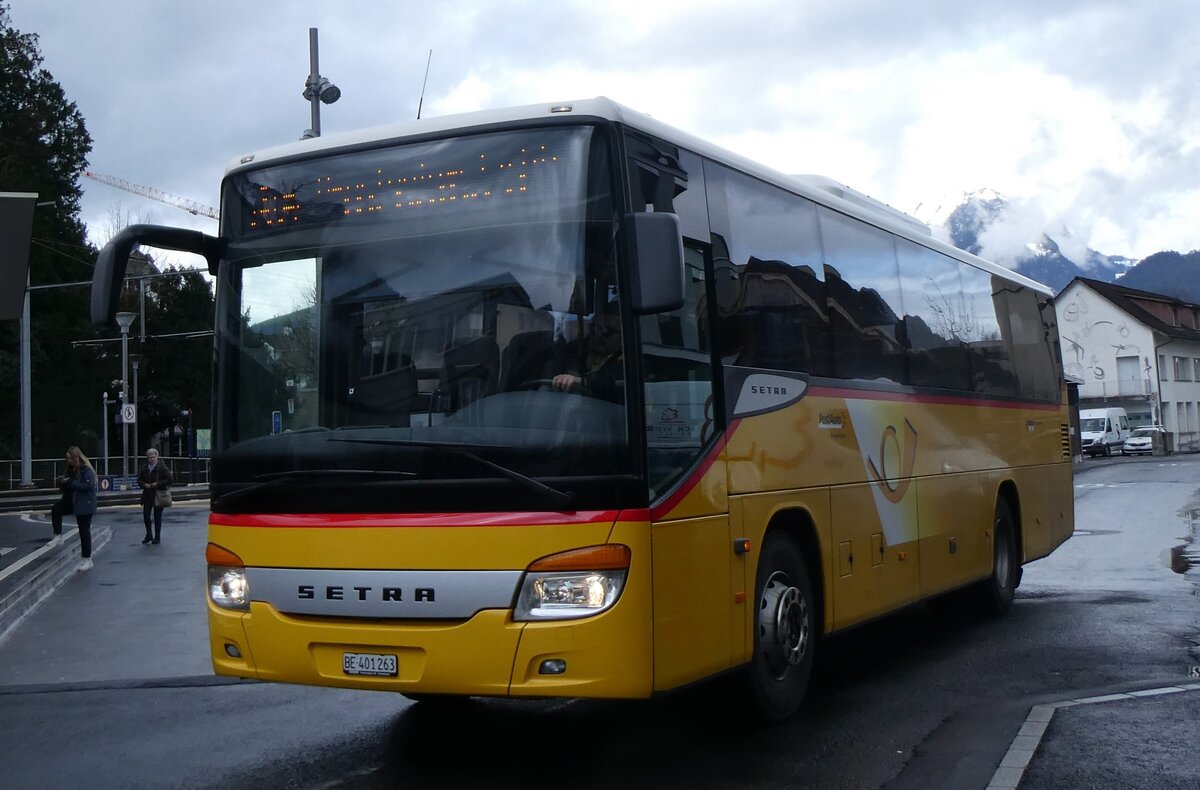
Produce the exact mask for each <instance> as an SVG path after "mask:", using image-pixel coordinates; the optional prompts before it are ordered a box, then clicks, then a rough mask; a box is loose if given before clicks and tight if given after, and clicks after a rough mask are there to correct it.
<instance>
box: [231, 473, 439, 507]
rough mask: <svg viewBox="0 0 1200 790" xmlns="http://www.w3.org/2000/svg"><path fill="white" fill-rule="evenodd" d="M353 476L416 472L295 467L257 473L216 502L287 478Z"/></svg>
mask: <svg viewBox="0 0 1200 790" xmlns="http://www.w3.org/2000/svg"><path fill="white" fill-rule="evenodd" d="M343 476H344V477H353V478H355V479H356V480H361V479H362V478H364V477H370V478H374V479H376V480H379V479H383V480H394V479H397V478H401V477H415V476H416V473H415V472H389V471H382V472H381V471H379V470H378V469H293V470H290V471H287V472H267V473H266V474H261V475H255V476H254V479H255V480H257V481H259V482H256V483H251V484H250V485H248V486H243V487H241V488H239V489H237V490H235V491H230V492H229V493H228V494H224V495H222V496H221V497H219V498H218V499H217V501H216V502H215V503H214V504H215V505H217V506H220V507H227V506H229V505H230V504H232V503H234V502H237V501H239V500H241V499H244V498H245V497H247V496H249V495H250V494H253V493H254V492H256V491H261V490H263V489H264V488H269V487H271V486H274V485H278V484H279V483H282V482H284V481H286V480H297V479H303V478H308V477H343Z"/></svg>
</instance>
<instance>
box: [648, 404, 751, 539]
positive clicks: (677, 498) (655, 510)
mask: <svg viewBox="0 0 1200 790" xmlns="http://www.w3.org/2000/svg"><path fill="white" fill-rule="evenodd" d="M741 422H742V421H741V420H740V419H739V420H734V421H733V422H731V423H730V424H729V428H728V429H726V431H725V434H724V435H723V436H722V437H721V438H720V439H719V440H717V443H716V444H714V445H713V447H712V449H711V450H709V451H708V455H706V456H705V457H704V460H703V461H701V462H700V466H698V467H696V471H694V472H692V475H691V477H689V478H688V479H687V480H685V481H683V482H682V483H680V485H679V487H678V488H676V489H675V492H674V493H673V494H671V495H670V496H669V497H667V498H666V499H664V500H663V501H662V502H660V503H658V504H657V505H655V506H654V507H652V508H650V519H651V520H652V521H658V520H660V519H662V518H664V517H666V516H667V515H668V514H669V513H670V512H671V511H672V510H674V509H675V507H676V506H677V505H678V504H679V503H680V502H682V501H683V499H684V497H686V496H687V495H688V494H690V493H691V492H692V489H694V488H695V487H696V486H697V485H698V484H699V483H700V481H701V480H702V479H704V475H705V474H706V473H707V472H708V470H709V469H710V468H711V467H712V465H713V464H714V463H716V460H717V456H719V455H720V454H721V453H722V451H724V449H725V445H726V444H728V443H729V439H730V438H731V437H732V436H733V432H734V431H736V430H737V427H738V425H740V424H741Z"/></svg>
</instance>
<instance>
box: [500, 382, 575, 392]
mask: <svg viewBox="0 0 1200 790" xmlns="http://www.w3.org/2000/svg"><path fill="white" fill-rule="evenodd" d="M517 390H533V391H536V392H545V391H547V390H549V391H552V392H585V391H586V390H587V388H586V387H585V386H584V384H583V382H582V381H581V382H579V383H578V384H572V385H571V386H569V387H567V388H566V389H565V390H560V389H559V388H558V387H555V386H554V379H529V380H528V381H522V382H521V383H520V384H519V385H517Z"/></svg>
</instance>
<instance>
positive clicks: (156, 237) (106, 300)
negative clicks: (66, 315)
mask: <svg viewBox="0 0 1200 790" xmlns="http://www.w3.org/2000/svg"><path fill="white" fill-rule="evenodd" d="M139 244H145V245H146V246H148V247H159V248H161V249H164V250H177V251H179V252H192V253H195V254H196V255H202V256H204V259H205V260H206V261H208V272H209V274H216V273H217V267H218V262H219V261H220V259H221V242H220V239H217V238H214V237H213V236H209V235H207V234H204V233H201V232H200V231H198V230H186V229H184V228H168V227H165V226H162V225H130V226H128V227H126V228H125V229H123V230H122V231H121V232H120V233H118V234H117V235H116V236H113V237H112V239H111V240H110V241H109V242H108V244H105V245H104V249H102V250H100V255H99V257H97V258H96V273H95V274H93V275H92V325H93V326H95V327H96V328H97V329H100V328H103V327H106V326H110V325H112V322H113V318H114V317H115V316H116V314H117V299H118V298H119V297H120V295H121V287H122V285H123V284H124V282H125V269H126V267H127V266H128V265H129V256H130V254H131V253H132V252H133V248H134V247H136V246H137V245H139Z"/></svg>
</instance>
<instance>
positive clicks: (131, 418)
mask: <svg viewBox="0 0 1200 790" xmlns="http://www.w3.org/2000/svg"><path fill="white" fill-rule="evenodd" d="M121 422H123V423H125V424H126V425H128V424H130V423H135V422H137V404H136V403H124V404H122V405H121Z"/></svg>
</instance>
